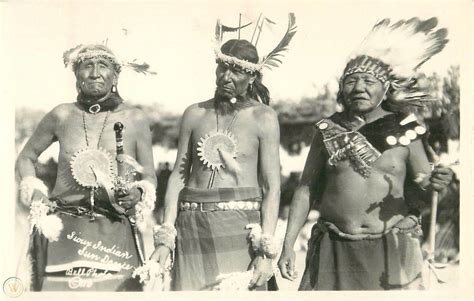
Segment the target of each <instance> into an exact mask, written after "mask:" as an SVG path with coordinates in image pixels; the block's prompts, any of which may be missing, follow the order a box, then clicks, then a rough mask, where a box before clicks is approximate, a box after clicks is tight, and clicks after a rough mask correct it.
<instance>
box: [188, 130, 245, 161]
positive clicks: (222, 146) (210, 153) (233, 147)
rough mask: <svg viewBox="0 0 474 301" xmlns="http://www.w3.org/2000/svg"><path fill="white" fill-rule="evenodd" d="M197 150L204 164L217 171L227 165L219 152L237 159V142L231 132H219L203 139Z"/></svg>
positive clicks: (207, 135)
mask: <svg viewBox="0 0 474 301" xmlns="http://www.w3.org/2000/svg"><path fill="white" fill-rule="evenodd" d="M197 150H198V156H199V159H200V160H201V161H202V163H203V164H204V165H206V166H207V167H209V168H211V169H212V170H215V169H219V168H220V167H222V166H223V165H225V162H224V161H223V158H222V155H221V154H220V153H219V150H221V151H222V152H225V153H228V154H230V155H231V156H232V157H233V158H235V157H237V142H236V139H235V138H234V136H233V135H232V133H231V132H228V131H225V132H219V131H217V132H214V133H211V134H206V135H205V136H204V137H201V139H200V141H199V142H198V148H197Z"/></svg>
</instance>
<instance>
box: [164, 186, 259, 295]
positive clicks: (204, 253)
mask: <svg viewBox="0 0 474 301" xmlns="http://www.w3.org/2000/svg"><path fill="white" fill-rule="evenodd" d="M261 201H262V191H261V189H260V188H256V187H238V188H212V189H197V188H190V187H185V188H184V189H183V190H182V191H181V192H180V195H179V202H180V204H179V206H178V207H179V208H180V212H179V214H178V217H177V219H176V229H177V231H178V236H177V242H176V250H175V262H174V267H173V277H172V283H171V289H172V290H212V288H213V286H215V285H216V284H217V281H216V278H217V276H218V275H220V274H227V273H232V272H245V271H247V270H248V268H249V266H250V263H251V261H252V258H253V256H254V254H253V250H252V247H251V246H250V244H249V242H248V240H247V236H248V234H249V230H246V229H245V226H246V225H248V224H250V223H258V224H260V210H257V209H256V208H259V207H260V206H259V205H260V203H261ZM255 203H258V204H257V205H258V206H256V205H254V204H255ZM186 204H188V205H186ZM239 204H240V205H239ZM225 205H227V206H225ZM246 205H247V206H246ZM191 206H192V207H193V208H192V209H191ZM239 206H240V207H239Z"/></svg>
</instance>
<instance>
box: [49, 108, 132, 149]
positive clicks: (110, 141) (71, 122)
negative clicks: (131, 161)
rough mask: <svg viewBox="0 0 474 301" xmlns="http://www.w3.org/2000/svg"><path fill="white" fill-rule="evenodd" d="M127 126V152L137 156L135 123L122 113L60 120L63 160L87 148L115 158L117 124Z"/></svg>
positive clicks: (125, 146)
mask: <svg viewBox="0 0 474 301" xmlns="http://www.w3.org/2000/svg"><path fill="white" fill-rule="evenodd" d="M116 122H121V123H123V124H124V128H125V130H124V133H123V141H124V151H125V153H127V154H130V155H135V149H136V130H135V128H134V125H133V121H132V120H130V118H126V116H125V115H123V114H120V113H115V114H114V113H110V114H107V113H105V112H104V113H99V114H96V115H91V114H85V115H83V114H81V113H79V114H71V116H69V117H68V118H67V119H64V120H62V121H61V124H60V125H59V126H58V129H57V133H56V135H57V138H58V141H59V144H60V157H62V158H69V157H70V156H72V155H73V154H74V153H75V152H77V151H78V150H81V149H84V148H102V149H104V150H106V151H107V152H109V153H110V154H111V155H115V153H116V151H115V149H116V142H115V131H114V124H115V123H116Z"/></svg>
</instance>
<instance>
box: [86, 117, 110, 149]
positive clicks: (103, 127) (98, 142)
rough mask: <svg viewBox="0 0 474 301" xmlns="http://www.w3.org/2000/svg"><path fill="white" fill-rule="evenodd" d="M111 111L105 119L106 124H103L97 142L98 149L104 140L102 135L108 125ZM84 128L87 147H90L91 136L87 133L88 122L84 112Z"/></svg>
mask: <svg viewBox="0 0 474 301" xmlns="http://www.w3.org/2000/svg"><path fill="white" fill-rule="evenodd" d="M109 116H110V111H107V114H106V115H105V118H104V123H103V124H102V128H101V129H100V133H99V139H98V140H97V148H99V145H100V140H101V139H102V134H103V133H104V129H105V126H106V125H107V120H108V119H109ZM82 126H83V127H84V135H85V138H86V145H87V147H89V136H88V133H87V122H86V112H84V111H83V112H82Z"/></svg>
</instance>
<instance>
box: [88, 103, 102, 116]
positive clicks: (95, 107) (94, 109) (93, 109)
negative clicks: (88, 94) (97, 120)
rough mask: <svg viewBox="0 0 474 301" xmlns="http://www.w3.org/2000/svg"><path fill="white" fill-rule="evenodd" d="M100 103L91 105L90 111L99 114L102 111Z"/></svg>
mask: <svg viewBox="0 0 474 301" xmlns="http://www.w3.org/2000/svg"><path fill="white" fill-rule="evenodd" d="M100 109H101V107H100V104H98V103H96V104H95V105H92V106H90V107H89V113H91V114H97V113H99V112H100Z"/></svg>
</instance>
